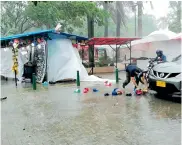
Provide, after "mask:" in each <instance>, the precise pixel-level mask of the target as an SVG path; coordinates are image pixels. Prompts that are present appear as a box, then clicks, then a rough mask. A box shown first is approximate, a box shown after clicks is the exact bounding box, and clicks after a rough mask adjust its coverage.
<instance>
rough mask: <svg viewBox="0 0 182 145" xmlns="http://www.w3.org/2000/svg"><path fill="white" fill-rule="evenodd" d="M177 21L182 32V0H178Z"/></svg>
mask: <svg viewBox="0 0 182 145" xmlns="http://www.w3.org/2000/svg"><path fill="white" fill-rule="evenodd" d="M177 23H178V25H179V26H178V30H177V31H178V32H179V33H180V32H181V1H178V5H177Z"/></svg>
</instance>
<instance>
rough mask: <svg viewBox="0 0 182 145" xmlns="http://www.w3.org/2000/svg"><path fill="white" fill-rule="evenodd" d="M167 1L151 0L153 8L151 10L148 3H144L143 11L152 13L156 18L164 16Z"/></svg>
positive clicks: (166, 11)
mask: <svg viewBox="0 0 182 145" xmlns="http://www.w3.org/2000/svg"><path fill="white" fill-rule="evenodd" d="M168 3H169V1H167V0H153V1H152V4H153V6H154V9H153V10H152V9H151V7H150V4H149V3H148V4H144V7H145V8H144V13H148V14H152V15H154V16H155V17H156V18H157V19H158V18H160V17H162V16H166V15H167V13H168Z"/></svg>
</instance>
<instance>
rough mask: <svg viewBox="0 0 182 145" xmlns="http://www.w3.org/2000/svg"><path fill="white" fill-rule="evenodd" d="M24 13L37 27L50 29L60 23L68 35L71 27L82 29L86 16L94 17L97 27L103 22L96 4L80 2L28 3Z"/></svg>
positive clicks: (101, 14) (71, 30)
mask: <svg viewBox="0 0 182 145" xmlns="http://www.w3.org/2000/svg"><path fill="white" fill-rule="evenodd" d="M26 11H27V15H28V16H29V17H30V18H31V19H32V20H34V22H35V23H36V24H37V25H39V26H41V25H45V26H46V28H52V27H55V25H56V24H57V23H58V22H60V23H61V24H62V26H63V30H64V31H68V32H69V33H72V32H73V27H82V26H83V22H84V21H86V20H87V16H90V17H94V18H95V20H94V22H96V23H98V24H99V25H100V24H103V20H104V12H103V11H102V10H101V9H100V8H98V7H97V5H96V3H90V2H82V1H56V2H55V1H54V2H53V1H47V2H46V3H45V2H40V3H38V4H37V6H35V5H34V4H33V3H31V2H30V3H29V6H28V7H27V9H26Z"/></svg>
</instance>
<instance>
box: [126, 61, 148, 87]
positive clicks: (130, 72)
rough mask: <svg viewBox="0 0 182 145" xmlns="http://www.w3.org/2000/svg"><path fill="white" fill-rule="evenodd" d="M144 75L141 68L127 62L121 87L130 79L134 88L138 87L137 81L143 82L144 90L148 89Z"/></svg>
mask: <svg viewBox="0 0 182 145" xmlns="http://www.w3.org/2000/svg"><path fill="white" fill-rule="evenodd" d="M144 75H145V74H144V73H143V71H142V69H140V68H138V67H137V66H136V65H132V64H129V65H128V66H127V67H126V80H125V82H124V83H123V88H125V87H126V86H127V85H128V84H129V83H130V81H132V83H133V85H134V90H138V89H139V82H141V83H142V84H145V86H146V88H145V90H148V87H147V81H146V79H145V77H144Z"/></svg>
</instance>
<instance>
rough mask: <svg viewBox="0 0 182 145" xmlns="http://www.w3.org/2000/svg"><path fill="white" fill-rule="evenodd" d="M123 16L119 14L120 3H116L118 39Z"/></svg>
mask: <svg viewBox="0 0 182 145" xmlns="http://www.w3.org/2000/svg"><path fill="white" fill-rule="evenodd" d="M120 27H121V15H120V13H119V1H116V37H120Z"/></svg>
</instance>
